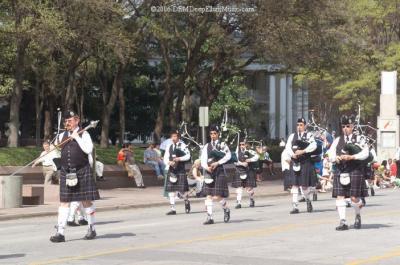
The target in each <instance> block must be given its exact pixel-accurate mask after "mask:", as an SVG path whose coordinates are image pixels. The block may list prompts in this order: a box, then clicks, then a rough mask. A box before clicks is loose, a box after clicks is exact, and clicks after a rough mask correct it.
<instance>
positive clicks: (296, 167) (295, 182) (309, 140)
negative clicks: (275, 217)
mask: <svg viewBox="0 0 400 265" xmlns="http://www.w3.org/2000/svg"><path fill="white" fill-rule="evenodd" d="M316 149H317V143H316V142H315V139H314V137H313V136H312V134H311V133H309V132H307V131H306V120H305V119H304V118H299V119H298V120H297V132H296V133H292V134H291V135H289V138H288V140H287V143H286V146H285V152H286V153H287V154H288V155H289V156H290V157H291V158H292V163H291V165H290V178H289V183H288V184H289V185H290V186H291V187H292V188H291V190H290V193H291V194H292V205H293V209H292V210H291V211H290V214H297V213H299V209H298V202H299V201H298V196H299V187H300V188H302V189H303V191H304V196H305V197H306V202H307V212H312V210H313V207H312V204H311V200H310V194H311V193H312V192H313V187H315V184H316V183H317V176H316V173H315V169H314V165H313V162H312V160H311V155H312V152H313V151H315V150H316Z"/></svg>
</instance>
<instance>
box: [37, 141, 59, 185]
mask: <svg viewBox="0 0 400 265" xmlns="http://www.w3.org/2000/svg"><path fill="white" fill-rule="evenodd" d="M54 148H55V147H54V146H53V145H50V143H49V142H48V141H44V142H43V152H42V153H41V154H40V156H39V158H38V159H37V160H36V161H35V162H34V163H33V164H32V167H35V166H36V165H37V164H40V163H42V171H43V176H44V184H45V185H50V184H53V176H55V173H56V171H57V166H56V165H55V163H54V161H53V159H54V158H59V157H60V153H59V151H58V150H53V149H54Z"/></svg>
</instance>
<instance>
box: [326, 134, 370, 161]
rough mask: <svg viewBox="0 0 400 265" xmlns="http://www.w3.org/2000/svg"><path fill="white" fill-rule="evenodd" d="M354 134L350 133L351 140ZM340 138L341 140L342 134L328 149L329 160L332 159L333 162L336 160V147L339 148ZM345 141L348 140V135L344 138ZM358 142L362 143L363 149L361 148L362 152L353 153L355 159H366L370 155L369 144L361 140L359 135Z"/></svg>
mask: <svg viewBox="0 0 400 265" xmlns="http://www.w3.org/2000/svg"><path fill="white" fill-rule="evenodd" d="M352 136H353V134H350V135H349V139H350V140H351V139H352ZM339 140H340V136H339V137H337V138H336V139H335V140H334V141H333V143H332V145H331V147H330V148H329V150H328V157H329V161H331V162H335V161H336V148H337V145H338V143H339ZM344 141H345V142H346V136H345V138H344ZM357 143H359V144H360V146H361V148H362V150H361V152H360V153H358V154H355V155H353V156H354V159H355V160H365V159H367V158H368V156H369V149H368V145H366V144H365V143H363V142H361V141H360V136H357Z"/></svg>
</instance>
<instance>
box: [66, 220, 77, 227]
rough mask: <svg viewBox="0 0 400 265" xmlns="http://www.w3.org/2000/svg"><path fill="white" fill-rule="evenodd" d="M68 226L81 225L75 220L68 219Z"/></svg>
mask: <svg viewBox="0 0 400 265" xmlns="http://www.w3.org/2000/svg"><path fill="white" fill-rule="evenodd" d="M67 225H68V226H79V225H78V224H77V223H75V222H74V221H68V222H67Z"/></svg>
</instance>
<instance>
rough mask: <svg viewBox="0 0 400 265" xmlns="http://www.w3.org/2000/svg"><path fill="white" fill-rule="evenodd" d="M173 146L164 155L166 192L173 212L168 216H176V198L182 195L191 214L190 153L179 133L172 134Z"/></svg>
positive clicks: (187, 211) (187, 210)
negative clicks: (166, 171)
mask: <svg viewBox="0 0 400 265" xmlns="http://www.w3.org/2000/svg"><path fill="white" fill-rule="evenodd" d="M170 135H171V140H172V142H171V144H170V145H169V146H168V147H167V149H166V150H165V153H164V163H165V165H166V169H167V170H168V175H167V178H168V179H167V185H166V187H165V191H166V192H167V193H168V197H169V202H170V205H171V210H170V211H169V212H168V213H167V215H176V208H175V196H176V193H177V192H178V193H180V194H181V195H182V196H183V198H184V201H185V212H186V213H189V212H190V202H189V198H188V194H187V192H188V191H189V184H188V180H187V176H186V169H185V162H186V161H188V160H189V159H190V152H189V149H188V148H187V146H186V144H185V143H184V142H182V141H180V134H179V132H177V131H173V132H171V134H170Z"/></svg>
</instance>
